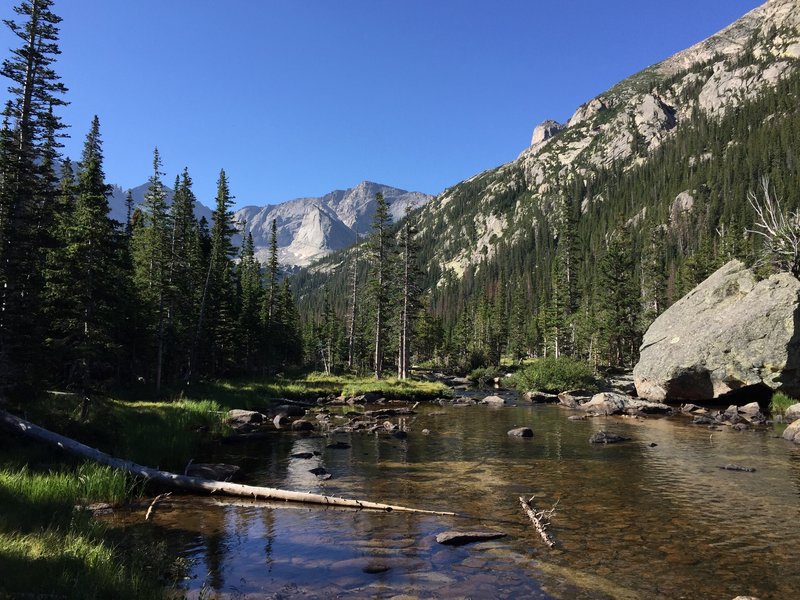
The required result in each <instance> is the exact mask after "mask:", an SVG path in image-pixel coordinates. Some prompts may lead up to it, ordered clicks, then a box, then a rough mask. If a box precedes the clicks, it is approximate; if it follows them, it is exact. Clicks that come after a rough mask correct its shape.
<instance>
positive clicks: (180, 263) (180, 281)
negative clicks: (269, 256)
mask: <svg viewBox="0 0 800 600" xmlns="http://www.w3.org/2000/svg"><path fill="white" fill-rule="evenodd" d="M196 202H197V200H196V198H195V195H194V192H193V191H192V178H191V177H190V175H189V170H188V169H186V168H184V170H183V172H182V173H181V175H180V176H179V177H176V178H175V193H174V196H173V199H172V207H171V209H170V221H171V225H172V239H171V248H170V267H169V270H170V275H169V284H170V285H169V288H170V298H169V311H170V315H169V321H170V329H171V332H172V338H173V340H172V341H173V346H174V348H175V351H174V354H175V356H174V357H172V363H173V365H174V368H175V369H176V370H177V373H176V374H177V375H178V376H180V377H181V378H185V376H186V375H187V373H188V372H189V370H190V365H191V350H192V346H193V337H194V333H195V328H196V325H197V314H198V311H199V305H200V295H201V288H202V284H203V282H204V280H205V275H206V272H205V269H204V268H203V267H204V265H203V257H202V253H201V248H200V234H199V228H198V223H197V220H196V219H195V217H194V208H195V204H196Z"/></svg>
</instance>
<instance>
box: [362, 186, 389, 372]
mask: <svg viewBox="0 0 800 600" xmlns="http://www.w3.org/2000/svg"><path fill="white" fill-rule="evenodd" d="M375 202H376V206H375V215H374V216H373V218H372V232H371V233H370V237H369V244H368V248H369V262H370V265H369V266H370V270H369V275H370V276H369V289H370V293H371V300H372V309H373V316H374V320H373V322H374V327H375V329H374V332H373V372H374V374H375V379H380V378H381V377H382V376H383V361H384V352H385V343H386V337H387V328H388V314H389V301H390V293H391V272H392V271H391V267H392V265H391V251H392V248H391V237H390V226H391V223H392V216H391V214H390V213H389V204H388V203H387V202H386V200H385V199H384V197H383V194H382V193H380V192H378V193H377V194H375Z"/></svg>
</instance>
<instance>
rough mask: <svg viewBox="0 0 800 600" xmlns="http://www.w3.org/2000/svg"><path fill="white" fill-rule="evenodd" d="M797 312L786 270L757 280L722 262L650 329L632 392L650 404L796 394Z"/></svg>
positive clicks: (797, 286)
mask: <svg viewBox="0 0 800 600" xmlns="http://www.w3.org/2000/svg"><path fill="white" fill-rule="evenodd" d="M798 309H800V281H798V280H797V279H795V278H794V277H793V276H792V275H791V274H790V273H779V274H778V275H773V276H772V277H769V278H768V279H765V280H763V281H759V282H756V279H755V276H754V275H753V273H752V271H750V270H748V269H747V268H745V266H744V265H743V264H742V263H741V262H739V261H736V260H734V261H731V262H729V263H727V264H726V265H724V266H723V267H722V268H720V269H719V270H717V271H716V272H715V273H713V274H712V275H711V276H710V277H709V278H708V279H706V280H705V281H704V282H702V283H701V284H700V285H698V286H697V287H696V288H694V289H693V290H692V291H691V292H689V293H688V294H687V295H686V296H684V297H683V298H681V299H680V300H679V301H678V302H676V303H675V304H673V305H672V306H671V307H670V308H668V309H667V310H666V311H665V312H664V313H663V314H661V315H660V316H659V317H658V318H657V319H656V320H655V321H654V322H653V324H652V325H650V327H649V328H648V330H647V333H645V335H644V339H643V341H642V347H641V354H640V359H639V362H638V363H637V364H636V367H635V368H634V370H633V375H634V382H635V384H636V391H637V392H638V394H639V396H640V397H642V398H645V399H647V400H652V401H656V402H663V401H678V400H690V401H691V400H709V399H713V398H719V397H720V396H723V395H725V394H729V393H731V392H735V391H744V390H746V389H748V388H751V387H753V388H754V389H756V390H757V389H759V388H761V389H764V388H765V386H766V387H769V388H771V389H773V390H778V389H779V390H781V391H784V392H785V393H787V394H789V395H793V394H798V393H800V336H798V335H797V332H796V331H795V327H796V320H797V319H796V314H798V312H797V311H798ZM699 324H702V326H698V325H699Z"/></svg>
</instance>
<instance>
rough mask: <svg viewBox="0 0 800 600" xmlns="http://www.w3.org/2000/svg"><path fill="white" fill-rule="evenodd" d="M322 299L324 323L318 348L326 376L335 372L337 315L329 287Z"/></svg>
mask: <svg viewBox="0 0 800 600" xmlns="http://www.w3.org/2000/svg"><path fill="white" fill-rule="evenodd" d="M322 298H323V300H322V302H323V304H322V322H321V323H320V325H319V331H318V338H317V339H318V341H317V348H318V349H319V354H320V358H321V360H322V368H323V369H324V370H325V373H326V374H328V375H330V374H331V371H332V370H333V362H334V349H335V347H336V315H335V314H334V312H333V306H332V305H331V298H330V290H329V289H328V287H327V286H325V290H324V292H323V296H322Z"/></svg>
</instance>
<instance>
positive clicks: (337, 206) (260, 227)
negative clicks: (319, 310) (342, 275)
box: [235, 181, 432, 266]
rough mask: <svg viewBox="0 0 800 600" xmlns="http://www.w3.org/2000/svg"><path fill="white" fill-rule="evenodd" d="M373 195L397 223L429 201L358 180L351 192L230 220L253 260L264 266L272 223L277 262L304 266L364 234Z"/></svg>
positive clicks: (252, 210)
mask: <svg viewBox="0 0 800 600" xmlns="http://www.w3.org/2000/svg"><path fill="white" fill-rule="evenodd" d="M378 192H380V193H382V194H383V196H384V198H385V199H386V201H387V202H388V203H389V210H390V212H391V214H392V218H393V220H395V221H397V220H399V219H401V218H402V217H403V216H404V215H405V214H406V211H407V210H411V209H413V208H417V207H420V206H423V205H424V204H426V203H427V202H428V201H429V200H430V199H431V198H432V197H431V196H428V195H427V194H423V193H420V192H407V191H405V190H400V189H397V188H393V187H390V186H387V185H381V184H379V183H372V182H370V181H362V182H361V183H359V184H358V185H357V186H356V187H354V188H350V189H347V190H336V191H334V192H330V193H329V194H325V195H324V196H322V197H320V198H297V199H295V200H289V201H288V202H283V203H281V204H277V205H268V206H246V207H244V208H241V209H239V210H238V211H236V214H235V220H236V221H237V222H239V223H241V224H242V227H246V229H247V230H249V231H251V232H252V234H253V242H254V243H255V246H256V257H257V258H258V259H259V260H261V261H262V262H263V261H264V260H266V258H267V255H268V253H269V239H270V232H271V228H272V221H273V219H274V220H275V224H276V228H277V233H278V236H277V237H278V248H279V258H280V261H281V263H282V264H284V265H291V266H305V265H308V264H310V263H311V262H313V261H314V260H316V259H318V258H321V257H323V256H325V255H327V254H330V253H331V252H333V251H334V250H340V249H342V248H345V247H347V246H350V245H352V244H354V243H355V241H356V240H357V239H358V237H359V236H363V235H364V234H366V233H367V232H368V231H369V228H370V225H371V223H372V216H373V215H374V214H375V195H376V194H377V193H378Z"/></svg>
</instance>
